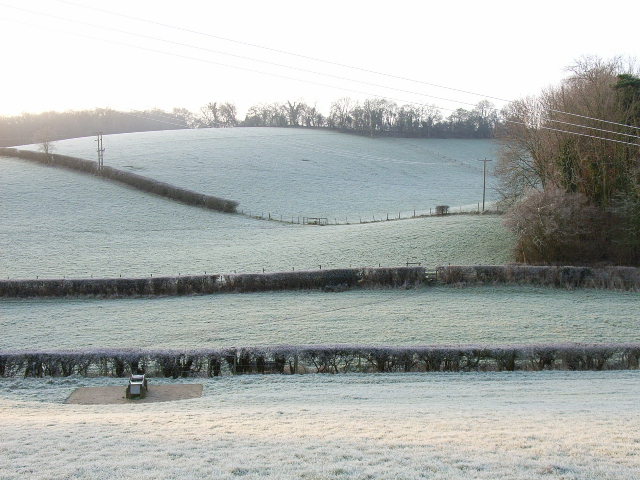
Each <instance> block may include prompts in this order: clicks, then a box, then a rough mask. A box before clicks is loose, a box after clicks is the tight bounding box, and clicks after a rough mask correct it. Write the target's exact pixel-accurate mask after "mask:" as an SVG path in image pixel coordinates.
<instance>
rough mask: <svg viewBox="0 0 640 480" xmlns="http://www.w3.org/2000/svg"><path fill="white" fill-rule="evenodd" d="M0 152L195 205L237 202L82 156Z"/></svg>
mask: <svg viewBox="0 0 640 480" xmlns="http://www.w3.org/2000/svg"><path fill="white" fill-rule="evenodd" d="M0 156H5V157H16V158H21V159H24V160H31V161H34V162H38V163H41V164H44V165H51V166H55V167H63V168H68V169H70V170H75V171H78V172H83V173H89V174H91V175H96V176H99V177H102V178H106V179H109V180H113V181H114V182H119V183H123V184H125V185H129V186H130V187H133V188H136V189H138V190H142V191H143V192H147V193H153V194H154V195H159V196H161V197H165V198H169V199H171V200H175V201H177V202H181V203H186V204H187V205H193V206H196V207H202V208H207V209H209V210H217V211H220V212H226V213H236V208H237V207H238V202H236V201H234V200H227V199H224V198H220V197H214V196H213V195H205V194H203V193H198V192H194V191H192V190H187V189H185V188H180V187H175V186H173V185H170V184H168V183H164V182H159V181H157V180H154V179H152V178H148V177H143V176H142V175H137V174H135V173H131V172H126V171H124V170H118V169H117V168H113V167H102V168H101V169H98V163H97V162H94V161H91V160H84V159H82V158H76V157H69V156H67V155H57V154H49V155H46V154H45V153H42V152H34V151H31V150H17V149H15V148H0Z"/></svg>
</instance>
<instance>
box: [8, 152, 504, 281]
mask: <svg viewBox="0 0 640 480" xmlns="http://www.w3.org/2000/svg"><path fill="white" fill-rule="evenodd" d="M0 205H2V208H0V275H2V276H3V278H7V277H11V278H35V277H36V276H39V277H40V278H43V277H49V278H51V277H53V278H60V277H63V276H67V277H89V276H91V275H94V276H112V277H117V276H118V275H122V276H146V275H151V274H153V275H176V274H178V273H182V274H185V273H194V274H196V273H202V272H204V271H207V272H209V273H212V272H215V273H229V272H233V271H237V272H261V271H262V269H263V268H264V269H266V270H267V271H279V270H280V271H281V270H290V269H292V268H295V269H296V270H299V269H315V268H318V266H319V265H322V267H323V268H326V267H348V266H349V265H353V266H354V267H355V266H378V264H382V265H383V266H384V265H394V266H396V265H401V264H403V263H405V262H407V260H408V259H409V261H411V262H416V261H422V262H423V264H430V265H436V264H443V265H446V264H448V263H458V264H459V263H461V264H474V263H505V262H508V261H509V259H510V258H511V254H510V248H511V237H510V236H509V234H508V233H507V232H506V230H505V229H504V227H502V225H501V219H500V218H498V217H496V216H489V217H487V216H484V217H477V216H451V217H443V218H427V219H415V220H403V221H397V222H383V223H375V224H362V225H360V224H357V225H343V226H331V227H312V226H311V227H310V226H302V225H283V224H279V223H277V222H266V221H258V220H252V219H248V218H244V217H241V216H234V215H226V214H222V213H217V212H212V211H206V210H202V209H199V208H195V207H188V206H185V205H182V204H179V203H176V202H171V201H169V200H166V199H162V198H159V197H155V196H153V195H148V194H144V193H141V192H138V191H136V190H132V189H129V188H126V187H123V186H119V185H116V184H113V183H109V182H107V181H103V180H100V179H96V178H92V177H89V176H87V175H83V174H79V173H75V172H72V171H69V170H63V169H56V168H46V167H43V166H40V165H36V164H32V163H30V162H27V161H23V160H13V159H8V158H0Z"/></svg>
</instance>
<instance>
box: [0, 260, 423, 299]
mask: <svg viewBox="0 0 640 480" xmlns="http://www.w3.org/2000/svg"><path fill="white" fill-rule="evenodd" d="M423 280H424V269H423V268H421V267H398V268H348V269H333V270H314V271H297V272H280V273H256V274H252V273H246V274H230V275H192V276H181V277H150V278H101V279H58V280H0V297H66V296H99V297H135V296H153V295H163V296H164V295H192V294H211V293H231V292H237V293H242V292H261V291H270V290H300V289H325V290H333V291H340V290H346V289H349V288H355V287H386V288H389V287H390V288H394V287H410V286H414V285H420V284H421V283H422V281H423Z"/></svg>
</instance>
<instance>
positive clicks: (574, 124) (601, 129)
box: [546, 118, 640, 138]
mask: <svg viewBox="0 0 640 480" xmlns="http://www.w3.org/2000/svg"><path fill="white" fill-rule="evenodd" d="M546 120H547V121H549V122H553V123H561V124H563V125H571V126H572V127H579V128H588V129H589V130H597V131H599V132H605V133H615V134H616V135H624V136H625V137H631V138H640V136H639V135H631V134H629V133H622V132H613V131H611V130H605V129H603V128H596V127H589V126H587V125H580V124H576V123H569V122H563V121H561V120H554V119H552V118H547V119H546Z"/></svg>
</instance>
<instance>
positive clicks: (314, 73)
mask: <svg viewBox="0 0 640 480" xmlns="http://www.w3.org/2000/svg"><path fill="white" fill-rule="evenodd" d="M0 5H1V6H3V7H7V8H12V9H15V10H19V11H23V12H27V13H31V14H35V15H41V16H44V17H49V18H54V19H56V20H62V21H65V22H69V23H77V24H79V25H85V26H88V27H93V28H100V29H103V30H108V31H112V32H118V33H124V34H125V35H130V36H134V37H139V38H145V39H147V40H154V41H158V42H163V43H167V44H170V45H177V46H180V47H187V48H193V49H196V50H202V51H205V52H209V53H215V54H218V55H225V56H229V57H234V58H240V59H242V60H249V61H252V62H257V63H263V64H266V65H272V66H276V67H280V68H287V69H289V70H295V71H299V72H306V73H311V74H313V75H321V76H324V77H328V78H333V79H336V80H342V81H347V82H354V83H360V84H362V85H367V86H370V87H376V88H383V89H387V90H395V91H398V92H402V93H408V94H411V95H419V96H422V97H427V98H433V99H436V100H443V101H446V102H453V103H460V104H462V105H469V106H475V104H474V103H471V102H464V101H461V100H454V99H452V98H444V97H438V96H435V95H427V94H424V93H421V92H416V91H412V90H405V89H401V88H396V87H389V86H387V85H381V84H379V83H373V82H367V81H363V80H354V79H352V78H348V77H344V76H341V75H334V74H331V73H326V72H319V71H317V70H309V69H306V68H301V67H295V66H291V65H286V64H283V63H277V62H271V61H268V60H262V59H260V58H255V57H248V56H246V55H238V54H234V53H229V52H225V51H222V50H214V49H211V48H207V47H201V46H199V45H193V44H189V43H183V42H176V41H173V40H167V39H164V38H160V37H154V36H152V35H145V34H141V33H135V32H130V31H127V30H122V29H120V28H115V27H107V26H104V25H98V24H95V23H89V22H84V21H81V20H71V19H69V18H64V17H60V16H58V15H53V14H49V13H43V12H37V11H33V10H29V9H26V8H21V7H14V6H8V5H5V4H0Z"/></svg>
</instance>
